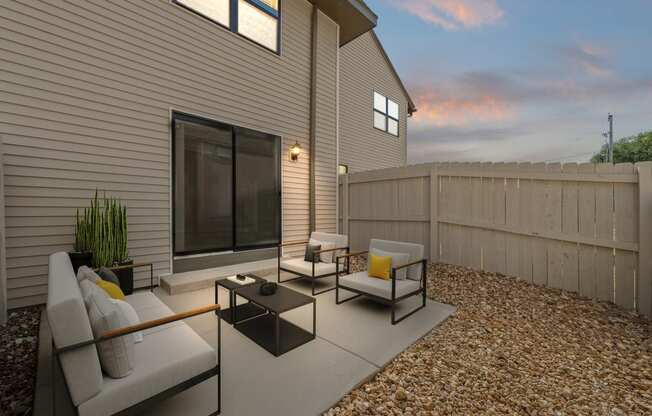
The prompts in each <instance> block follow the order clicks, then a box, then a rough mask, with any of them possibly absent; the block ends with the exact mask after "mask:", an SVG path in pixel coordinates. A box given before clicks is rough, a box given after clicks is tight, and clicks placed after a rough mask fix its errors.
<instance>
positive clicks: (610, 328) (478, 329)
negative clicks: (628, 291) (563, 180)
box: [326, 264, 652, 416]
mask: <svg viewBox="0 0 652 416" xmlns="http://www.w3.org/2000/svg"><path fill="white" fill-rule="evenodd" d="M428 281H429V285H430V286H429V290H428V296H429V297H430V298H431V299H434V300H437V301H439V302H443V303H448V304H452V305H456V306H457V307H458V311H457V313H456V314H455V315H454V316H452V317H451V318H450V319H448V320H447V321H446V322H444V323H443V324H442V325H440V326H439V327H437V328H435V329H434V330H433V331H431V332H430V333H429V334H427V335H426V336H425V337H424V338H423V339H421V340H420V341H418V342H416V343H415V344H413V345H412V346H410V347H409V348H408V349H407V350H406V351H404V352H403V353H401V354H400V355H399V356H398V357H397V358H396V359H394V360H393V361H392V362H391V363H390V364H389V365H388V366H387V367H386V368H385V369H383V370H382V371H381V372H380V373H379V374H378V375H377V376H376V377H374V378H373V379H372V380H371V381H369V382H368V383H366V384H364V385H362V386H361V387H359V388H357V389H355V390H353V391H351V392H350V393H349V394H347V395H346V396H345V397H344V398H343V399H342V400H341V401H340V402H339V403H338V404H337V405H336V406H335V407H333V408H331V409H330V410H329V411H328V412H327V413H326V415H328V416H334V415H475V414H486V415H503V414H507V415H510V414H519V415H652V340H651V338H650V335H651V324H650V321H646V320H644V319H642V318H639V317H637V316H636V315H635V314H634V313H630V312H627V311H624V310H622V309H619V308H618V307H616V306H614V305H611V304H607V303H597V302H592V301H591V300H587V299H583V298H580V297H578V296H576V295H574V294H569V293H565V292H562V291H559V290H554V289H547V288H543V287H538V286H534V285H531V284H528V283H526V282H524V281H522V280H518V279H515V278H511V277H505V276H502V275H498V274H494V273H487V272H479V271H475V270H470V269H466V268H463V267H457V266H450V265H444V264H436V265H430V266H429V270H428ZM409 319H414V317H412V318H409ZM399 325H400V324H399Z"/></svg>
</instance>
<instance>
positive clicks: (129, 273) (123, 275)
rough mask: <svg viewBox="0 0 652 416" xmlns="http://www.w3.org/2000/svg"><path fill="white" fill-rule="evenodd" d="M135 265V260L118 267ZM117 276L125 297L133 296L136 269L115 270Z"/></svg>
mask: <svg viewBox="0 0 652 416" xmlns="http://www.w3.org/2000/svg"><path fill="white" fill-rule="evenodd" d="M132 264H134V261H133V260H129V261H126V262H124V263H120V264H118V266H127V265H132ZM114 273H115V275H116V276H118V280H119V281H120V289H122V293H124V294H125V295H131V294H132V293H134V269H121V270H115V271H114Z"/></svg>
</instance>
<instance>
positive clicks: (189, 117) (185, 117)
mask: <svg viewBox="0 0 652 416" xmlns="http://www.w3.org/2000/svg"><path fill="white" fill-rule="evenodd" d="M279 4H280V3H279ZM181 6H182V7H185V6H183V5H181ZM279 7H280V6H279ZM177 121H184V122H187V123H195V124H201V125H204V126H208V127H212V128H221V129H225V130H229V131H230V132H231V161H232V163H231V191H232V193H233V195H232V198H231V199H232V201H231V208H232V212H231V215H232V219H233V223H232V228H233V229H232V233H231V244H230V245H229V246H225V247H214V248H209V249H203V250H192V251H183V252H177V251H176V249H175V247H174V246H175V242H176V228H175V226H174V215H172V252H173V254H174V255H177V256H187V255H194V254H210V253H220V252H224V251H233V252H236V253H237V252H240V251H249V250H258V249H265V248H271V247H275V246H276V245H277V244H278V243H276V242H273V243H269V244H268V243H265V244H249V245H238V244H237V241H236V233H237V218H236V203H237V195H236V176H237V175H236V173H237V172H236V169H237V158H236V151H237V149H236V147H237V143H236V135H237V132H238V130H239V129H241V130H250V131H253V132H256V133H260V134H265V135H269V136H274V137H275V138H276V143H277V147H278V149H277V150H278V157H279V158H278V164H277V165H276V172H275V174H276V179H277V185H278V189H279V192H278V212H279V218H278V226H277V230H276V232H277V235H278V239H279V241H280V239H281V234H282V228H283V225H282V223H283V220H282V216H283V189H282V188H283V183H282V180H283V178H282V166H283V160H282V159H283V138H282V137H281V136H278V135H275V134H272V133H267V132H264V131H260V130H254V129H249V128H246V127H240V126H236V125H234V124H228V123H223V122H221V121H217V120H214V119H209V118H206V117H202V116H198V115H194V114H190V113H185V112H182V111H176V110H173V111H172V113H171V124H170V125H171V127H170V128H171V129H172V178H175V175H176V157H177V156H176V152H175V142H176V140H175V139H176V134H177V133H176V132H177V130H176V123H177ZM173 182H174V181H173ZM175 192H176V189H175V186H174V183H173V186H172V214H174V211H175Z"/></svg>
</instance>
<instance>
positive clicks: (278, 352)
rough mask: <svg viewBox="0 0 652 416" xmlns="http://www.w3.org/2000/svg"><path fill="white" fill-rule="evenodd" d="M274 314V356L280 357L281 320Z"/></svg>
mask: <svg viewBox="0 0 652 416" xmlns="http://www.w3.org/2000/svg"><path fill="white" fill-rule="evenodd" d="M279 315H280V314H279V313H278V312H277V313H276V356H277V357H278V356H279V355H281V318H280V317H279Z"/></svg>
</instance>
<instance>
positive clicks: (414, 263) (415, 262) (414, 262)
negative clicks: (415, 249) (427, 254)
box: [392, 259, 425, 270]
mask: <svg viewBox="0 0 652 416" xmlns="http://www.w3.org/2000/svg"><path fill="white" fill-rule="evenodd" d="M424 260H425V259H421V260H416V261H413V262H411V263H406V264H402V265H400V266H396V267H392V269H394V270H400V269H404V268H406V267H410V266H414V265H416V264H419V263H421V262H423V261H424Z"/></svg>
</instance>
